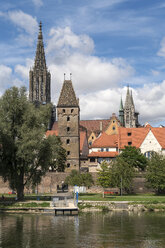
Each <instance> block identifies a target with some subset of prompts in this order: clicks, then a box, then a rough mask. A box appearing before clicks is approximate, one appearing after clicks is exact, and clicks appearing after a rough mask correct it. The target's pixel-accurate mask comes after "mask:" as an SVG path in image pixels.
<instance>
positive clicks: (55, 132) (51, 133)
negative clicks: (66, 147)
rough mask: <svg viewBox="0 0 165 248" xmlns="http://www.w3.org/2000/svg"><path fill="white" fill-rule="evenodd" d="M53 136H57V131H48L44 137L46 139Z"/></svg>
mask: <svg viewBox="0 0 165 248" xmlns="http://www.w3.org/2000/svg"><path fill="white" fill-rule="evenodd" d="M53 134H55V135H56V136H57V135H58V131H57V130H48V131H47V132H46V137H48V136H49V135H53Z"/></svg>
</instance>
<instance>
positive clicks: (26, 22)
mask: <svg viewBox="0 0 165 248" xmlns="http://www.w3.org/2000/svg"><path fill="white" fill-rule="evenodd" d="M8 18H9V19H10V20H11V21H12V22H13V23H14V24H15V25H16V26H17V27H19V28H21V29H22V30H24V31H25V32H26V33H28V34H30V35H34V34H35V33H36V31H37V29H38V23H37V21H36V18H34V17H32V16H31V15H29V14H26V13H24V12H23V11H21V10H16V11H9V12H8Z"/></svg>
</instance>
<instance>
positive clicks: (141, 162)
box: [119, 146, 148, 170]
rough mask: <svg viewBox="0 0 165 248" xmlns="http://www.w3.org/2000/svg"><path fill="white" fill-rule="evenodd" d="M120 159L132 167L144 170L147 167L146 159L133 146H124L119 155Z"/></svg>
mask: <svg viewBox="0 0 165 248" xmlns="http://www.w3.org/2000/svg"><path fill="white" fill-rule="evenodd" d="M119 157H120V158H122V159H123V160H124V161H125V162H127V163H129V164H130V165H131V166H132V167H134V168H138V169H141V170H144V169H145V168H146V166H147V162H148V160H147V158H146V157H145V156H144V155H143V154H142V153H141V151H140V149H139V148H136V147H135V146H125V149H124V150H123V151H122V153H120V155H119Z"/></svg>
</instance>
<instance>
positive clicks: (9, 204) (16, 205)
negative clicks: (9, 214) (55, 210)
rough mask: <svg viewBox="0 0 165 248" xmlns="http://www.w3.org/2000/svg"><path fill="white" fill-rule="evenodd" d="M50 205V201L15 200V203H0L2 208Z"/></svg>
mask: <svg viewBox="0 0 165 248" xmlns="http://www.w3.org/2000/svg"><path fill="white" fill-rule="evenodd" d="M39 207H43V208H44V207H50V203H49V202H37V203H36V202H25V203H24V202H15V203H5V202H4V203H0V208H39Z"/></svg>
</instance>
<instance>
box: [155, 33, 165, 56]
mask: <svg viewBox="0 0 165 248" xmlns="http://www.w3.org/2000/svg"><path fill="white" fill-rule="evenodd" d="M157 55H158V56H162V57H165V37H164V38H163V39H162V41H161V43H160V49H159V51H158V53H157Z"/></svg>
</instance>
